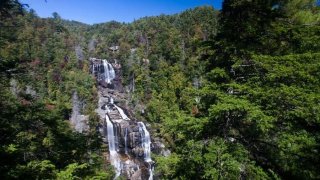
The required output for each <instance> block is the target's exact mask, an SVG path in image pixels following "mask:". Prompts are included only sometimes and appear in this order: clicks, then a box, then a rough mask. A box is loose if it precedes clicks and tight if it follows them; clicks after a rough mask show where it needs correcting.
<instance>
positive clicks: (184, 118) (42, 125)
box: [0, 0, 320, 179]
mask: <svg viewBox="0 0 320 180" xmlns="http://www.w3.org/2000/svg"><path fill="white" fill-rule="evenodd" d="M317 3H318V4H319V2H317V1H315V0H268V1H251V0H224V2H223V6H222V9H221V10H219V11H218V10H215V9H213V8H212V7H209V6H203V7H198V8H195V9H189V10H186V11H184V12H182V13H179V14H175V15H160V16H154V17H145V18H141V19H138V20H135V21H134V22H132V23H119V22H115V21H112V22H107V23H102V24H94V25H87V24H84V23H80V22H76V21H68V20H64V19H62V18H61V17H60V16H59V14H57V13H54V14H53V16H52V18H40V17H38V16H37V14H36V12H35V11H34V10H27V8H26V6H25V5H22V4H21V3H19V1H17V0H2V1H1V2H0V70H1V71H0V109H1V111H0V123H1V125H0V142H1V144H0V177H1V178H2V179H112V177H113V176H114V172H113V169H112V167H111V166H110V165H109V164H108V163H107V162H105V160H104V159H103V155H102V152H103V149H105V147H104V145H103V143H102V140H101V138H102V137H101V135H100V133H99V132H98V131H97V125H98V123H99V119H98V117H97V115H96V113H95V112H94V109H95V108H96V104H97V88H96V82H95V80H94V78H93V77H92V75H90V74H89V64H88V63H89V62H88V61H87V59H89V57H99V58H106V59H114V58H116V59H118V60H119V61H120V63H121V65H122V82H123V84H124V86H126V87H128V88H129V87H130V86H132V84H134V87H135V88H134V90H132V87H131V91H130V92H128V93H130V97H131V98H130V104H131V106H132V108H133V109H134V110H135V112H136V115H137V116H138V117H139V118H140V119H143V120H145V121H148V122H149V123H150V124H151V125H152V130H151V133H152V135H153V136H154V137H158V138H161V139H162V140H163V141H164V142H165V144H166V146H167V147H168V148H169V149H170V150H171V152H172V153H171V155H170V156H168V157H163V156H157V155H154V154H153V159H155V174H156V175H157V176H158V177H160V179H320V171H319V169H320V156H319V151H320V43H319V42H320V7H319V5H317ZM110 46H119V47H120V51H119V52H117V53H112V52H111V51H109V50H108V48H109V47H110ZM74 92H77V93H78V95H79V97H80V99H81V101H83V102H84V104H85V108H83V111H84V112H83V113H85V114H88V115H89V122H90V123H89V127H90V128H89V130H88V131H87V132H86V133H78V132H75V131H74V130H73V128H72V126H70V123H69V117H70V114H71V111H72V94H73V93H74ZM142 109H143V110H144V111H143V113H142V112H141V110H142Z"/></svg>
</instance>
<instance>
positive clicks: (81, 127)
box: [70, 92, 89, 133]
mask: <svg viewBox="0 0 320 180" xmlns="http://www.w3.org/2000/svg"><path fill="white" fill-rule="evenodd" d="M82 108H83V103H82V102H81V101H80V100H79V97H78V94H77V92H73V94H72V113H71V117H70V122H71V124H72V126H73V127H74V129H75V130H76V131H77V132H80V133H83V132H85V131H87V130H88V129H89V126H88V120H89V116H88V115H83V114H81V109H82Z"/></svg>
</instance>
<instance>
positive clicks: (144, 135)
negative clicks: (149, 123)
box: [138, 122, 153, 180]
mask: <svg viewBox="0 0 320 180" xmlns="http://www.w3.org/2000/svg"><path fill="white" fill-rule="evenodd" d="M138 126H139V132H140V134H141V141H142V147H143V152H144V160H145V161H146V162H148V164H149V174H150V176H149V180H152V179H153V168H152V167H151V162H152V159H151V148H150V145H151V140H150V133H149V131H148V130H147V128H146V126H145V125H144V123H143V122H138Z"/></svg>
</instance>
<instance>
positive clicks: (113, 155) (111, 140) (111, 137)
mask: <svg viewBox="0 0 320 180" xmlns="http://www.w3.org/2000/svg"><path fill="white" fill-rule="evenodd" d="M106 121H107V130H108V144H109V153H110V162H111V164H112V166H113V167H114V168H115V170H116V176H115V178H114V179H116V178H117V177H118V176H120V173H121V163H120V158H119V156H118V153H117V151H116V150H117V148H116V142H115V134H114V131H113V123H112V122H111V120H110V119H109V117H108V115H106Z"/></svg>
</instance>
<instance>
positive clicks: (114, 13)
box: [20, 0, 222, 24]
mask: <svg viewBox="0 0 320 180" xmlns="http://www.w3.org/2000/svg"><path fill="white" fill-rule="evenodd" d="M20 2H22V3H26V4H29V8H32V9H34V10H35V11H36V12H37V14H38V15H39V16H40V17H52V13H53V12H57V13H58V14H59V15H60V16H61V17H62V18H64V19H69V20H76V21H80V22H84V23H87V24H94V23H101V22H107V21H111V20H116V21H119V22H132V21H133V20H134V19H139V18H141V17H145V16H154V15H160V14H174V13H178V12H181V11H183V10H186V9H189V8H193V7H196V6H202V5H210V6H213V7H214V8H215V9H221V3H222V0H20Z"/></svg>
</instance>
